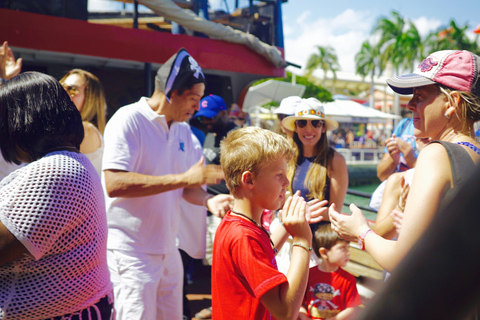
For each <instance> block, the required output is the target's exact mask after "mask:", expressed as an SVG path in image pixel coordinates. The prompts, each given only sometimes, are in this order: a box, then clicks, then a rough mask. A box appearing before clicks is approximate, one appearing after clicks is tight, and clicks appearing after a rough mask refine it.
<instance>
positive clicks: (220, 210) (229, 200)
mask: <svg viewBox="0 0 480 320" xmlns="http://www.w3.org/2000/svg"><path fill="white" fill-rule="evenodd" d="M233 201H234V198H233V196H231V195H229V194H217V195H216V196H214V197H212V198H210V199H208V200H207V208H208V211H210V212H211V213H212V214H214V215H215V216H217V217H219V218H223V217H224V216H225V215H226V214H227V212H228V211H229V210H231V209H232V208H233Z"/></svg>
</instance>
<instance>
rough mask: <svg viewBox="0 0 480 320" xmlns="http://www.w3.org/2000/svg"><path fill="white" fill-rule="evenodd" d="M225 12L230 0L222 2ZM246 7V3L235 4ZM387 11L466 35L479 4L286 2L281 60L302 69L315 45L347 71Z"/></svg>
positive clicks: (479, 16) (479, 13)
mask: <svg viewBox="0 0 480 320" xmlns="http://www.w3.org/2000/svg"><path fill="white" fill-rule="evenodd" d="M226 3H227V5H228V6H229V9H230V11H231V9H232V8H233V3H234V0H226ZM240 3H241V5H247V4H248V1H247V0H241V1H240ZM210 4H211V6H212V7H213V8H220V9H223V10H225V11H226V7H225V0H210ZM111 7H116V8H117V10H120V8H121V7H122V4H121V3H119V2H117V1H112V0H89V10H91V11H99V10H106V8H111ZM392 10H396V11H398V12H399V13H400V14H401V15H402V16H403V17H405V18H407V19H410V20H412V21H413V22H414V23H415V25H416V26H417V28H418V29H419V32H420V34H422V35H426V34H428V33H429V32H431V31H433V30H437V29H438V28H439V27H440V26H446V25H448V23H449V22H450V20H451V19H453V20H455V22H456V23H457V25H459V26H464V25H465V24H466V23H468V24H469V29H468V30H469V34H470V35H471V37H472V38H473V37H474V34H473V30H474V29H475V28H476V27H477V26H478V25H479V24H480V0H456V1H438V0H435V1H434V0H403V1H398V0H390V1H389V0H362V1H359V0H333V1H332V0H330V1H324V0H289V1H288V2H287V3H284V4H283V5H282V11H283V23H284V38H285V56H286V59H287V61H290V62H293V63H296V64H299V65H304V64H305V62H306V61H307V59H308V56H309V55H310V54H312V53H314V52H315V46H318V45H320V46H332V47H333V48H334V49H335V51H336V53H337V56H338V58H339V63H340V66H341V70H342V71H347V72H353V71H354V68H355V64H354V60H353V59H354V56H355V54H356V53H357V52H358V50H359V49H360V46H361V43H362V42H363V41H365V40H366V39H368V38H369V37H370V34H371V31H372V28H373V26H374V24H375V22H376V21H377V20H378V19H379V18H380V17H382V16H385V17H389V16H390V13H391V11H392ZM479 41H480V40H479Z"/></svg>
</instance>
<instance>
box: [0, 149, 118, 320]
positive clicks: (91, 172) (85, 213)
mask: <svg viewBox="0 0 480 320" xmlns="http://www.w3.org/2000/svg"><path fill="white" fill-rule="evenodd" d="M0 221H1V222H2V223H3V224H4V225H5V226H6V228H7V229H8V230H9V231H10V232H11V233H12V234H13V235H14V236H15V237H16V238H17V239H18V240H19V241H20V242H21V243H22V244H23V245H24V246H25V247H26V248H27V251H28V252H27V253H25V254H23V255H22V256H21V257H19V258H18V259H16V260H13V261H12V262H9V263H7V264H4V265H2V266H0V319H9V320H15V319H45V318H50V317H55V316H60V315H64V314H68V313H72V312H74V311H77V310H80V309H83V308H86V307H88V306H91V305H93V304H95V303H96V302H98V301H99V300H100V299H101V298H102V297H104V296H105V295H106V294H109V295H110V294H111V292H112V285H111V282H110V275H109V271H108V267H107V261H106V240H107V223H106V213H105V201H104V197H103V192H102V187H101V183H100V178H99V177H98V174H97V173H96V172H95V168H94V167H93V165H92V164H91V162H90V161H89V160H88V159H87V157H86V156H84V155H82V154H80V153H74V152H67V151H58V152H52V153H49V154H47V155H46V156H45V157H43V158H41V159H39V160H37V161H35V162H32V163H30V164H29V165H27V166H25V167H23V168H21V169H18V170H17V171H15V172H13V173H12V174H10V175H9V176H8V177H6V178H5V179H3V180H2V182H1V183H0Z"/></svg>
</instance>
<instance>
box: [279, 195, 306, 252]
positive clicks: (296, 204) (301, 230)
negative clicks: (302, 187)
mask: <svg viewBox="0 0 480 320" xmlns="http://www.w3.org/2000/svg"><path fill="white" fill-rule="evenodd" d="M306 210H307V203H306V202H305V200H304V199H303V197H301V196H300V192H299V191H297V192H296V193H295V194H294V195H293V196H292V197H289V198H288V199H287V200H286V201H285V205H284V206H283V210H282V213H281V215H282V222H283V225H284V226H285V229H286V230H287V232H288V233H289V234H290V235H291V236H292V237H293V238H294V240H295V238H298V239H303V240H306V241H308V243H311V238H312V231H311V230H310V227H309V226H308V222H307V220H306V218H305V214H306Z"/></svg>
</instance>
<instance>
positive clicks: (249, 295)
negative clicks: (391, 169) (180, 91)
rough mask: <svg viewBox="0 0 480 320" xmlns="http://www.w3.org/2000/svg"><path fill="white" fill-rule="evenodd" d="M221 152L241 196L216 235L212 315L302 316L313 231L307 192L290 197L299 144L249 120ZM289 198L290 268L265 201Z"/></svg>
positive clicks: (277, 204) (271, 205) (285, 218)
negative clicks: (272, 232)
mask: <svg viewBox="0 0 480 320" xmlns="http://www.w3.org/2000/svg"><path fill="white" fill-rule="evenodd" d="M220 153H221V155H222V157H221V165H222V168H223V171H224V174H225V181H226V183H227V186H228V188H229V190H230V192H231V194H232V195H233V197H234V198H235V204H234V206H233V209H232V210H231V211H230V212H229V213H228V214H227V215H226V216H225V217H224V218H223V220H222V222H221V223H220V225H219V227H218V229H217V232H216V235H215V242H214V245H213V262H212V309H213V316H212V319H214V320H221V319H228V320H231V319H242V320H247V319H252V320H253V319H255V320H257V319H258V320H260V319H273V318H275V319H277V320H280V319H297V317H298V312H299V309H300V305H301V302H302V299H303V294H304V292H305V288H306V283H307V273H308V264H309V257H310V251H311V250H312V248H311V242H312V233H311V231H310V227H309V226H308V223H307V221H306V219H305V212H306V206H307V204H306V202H305V200H303V198H302V197H300V196H299V195H298V194H295V195H294V196H293V197H289V198H288V199H287V200H285V192H286V190H287V187H288V185H289V181H288V179H287V175H286V171H287V163H288V160H289V159H290V158H291V157H292V155H293V150H292V147H291V146H290V144H289V143H288V141H287V140H286V139H285V138H283V137H282V136H280V135H278V134H276V133H273V132H271V131H269V130H265V129H260V128H256V127H246V128H241V129H238V130H236V131H233V132H231V133H230V134H229V135H228V136H227V137H226V138H225V139H224V140H223V141H222V143H221V147H220ZM284 203H285V204H284ZM282 206H283V210H282V222H283V224H284V226H285V229H286V230H287V231H288V233H290V235H291V236H292V237H293V242H294V243H293V249H292V262H291V264H290V268H289V270H288V273H287V275H286V276H285V275H284V274H282V273H281V272H279V271H278V270H277V264H276V261H275V253H274V244H273V242H272V241H271V239H270V236H269V234H268V232H267V231H266V230H265V229H264V228H263V227H262V223H261V222H262V221H261V216H262V212H263V210H264V209H268V210H277V209H279V208H281V207H282Z"/></svg>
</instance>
